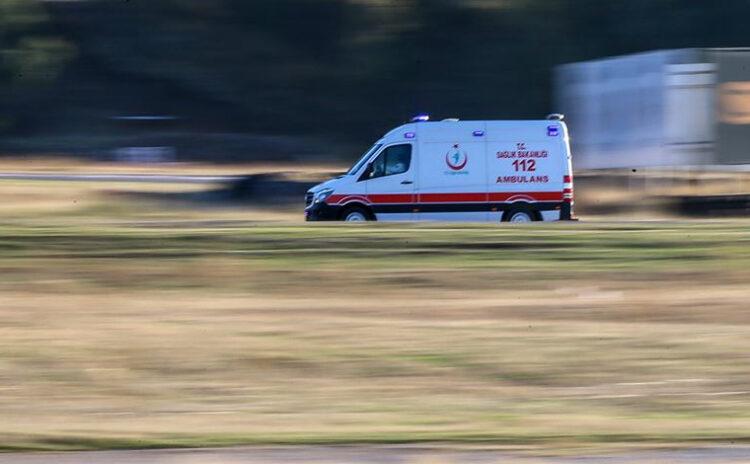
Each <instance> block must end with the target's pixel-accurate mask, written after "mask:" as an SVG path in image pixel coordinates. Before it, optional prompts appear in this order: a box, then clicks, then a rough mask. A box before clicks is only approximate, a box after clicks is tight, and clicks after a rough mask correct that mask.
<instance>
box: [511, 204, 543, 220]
mask: <svg viewBox="0 0 750 464" xmlns="http://www.w3.org/2000/svg"><path fill="white" fill-rule="evenodd" d="M539 220H540V219H539V215H538V214H537V212H536V211H534V210H533V209H531V208H529V207H528V206H516V207H514V208H511V209H510V210H508V212H507V213H505V214H503V222H515V223H524V222H534V221H539Z"/></svg>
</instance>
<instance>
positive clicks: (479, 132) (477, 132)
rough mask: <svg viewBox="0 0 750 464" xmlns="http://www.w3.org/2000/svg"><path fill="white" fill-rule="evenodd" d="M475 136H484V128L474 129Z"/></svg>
mask: <svg viewBox="0 0 750 464" xmlns="http://www.w3.org/2000/svg"><path fill="white" fill-rule="evenodd" d="M474 137H484V131H483V130H475V131H474Z"/></svg>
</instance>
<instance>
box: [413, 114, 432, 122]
mask: <svg viewBox="0 0 750 464" xmlns="http://www.w3.org/2000/svg"><path fill="white" fill-rule="evenodd" d="M429 120H430V115H429V114H419V115H417V116H414V117H413V118H411V121H410V122H427V121H429Z"/></svg>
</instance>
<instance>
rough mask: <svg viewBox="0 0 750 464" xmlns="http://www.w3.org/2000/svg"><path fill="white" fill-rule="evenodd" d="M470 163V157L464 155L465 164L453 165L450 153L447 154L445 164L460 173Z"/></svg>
mask: <svg viewBox="0 0 750 464" xmlns="http://www.w3.org/2000/svg"><path fill="white" fill-rule="evenodd" d="M468 163H469V155H467V154H466V153H464V162H463V163H461V164H452V163H451V160H450V152H448V153H446V154H445V164H447V165H448V167H449V168H451V169H453V170H454V171H460V170H462V169H463V168H465V167H466V165H467V164H468Z"/></svg>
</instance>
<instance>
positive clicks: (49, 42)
mask: <svg viewBox="0 0 750 464" xmlns="http://www.w3.org/2000/svg"><path fill="white" fill-rule="evenodd" d="M74 50H75V49H74V47H73V46H72V45H71V44H70V43H68V42H66V41H65V40H63V39H61V38H59V37H57V36H55V35H54V34H52V33H51V32H50V30H49V16H48V15H47V14H46V12H45V10H44V8H43V6H42V5H41V3H39V2H38V1H36V0H0V108H3V107H4V108H5V111H2V110H0V111H2V112H0V132H3V131H7V130H10V129H11V128H12V126H13V124H14V116H18V114H19V113H20V111H19V110H18V108H17V105H18V102H19V100H21V99H22V98H24V99H26V103H29V100H28V99H30V98H33V91H34V90H35V89H34V88H35V87H38V86H40V85H43V84H50V83H52V82H54V81H55V79H56V78H57V77H58V76H59V74H60V72H61V71H62V69H63V66H64V64H65V63H66V62H67V61H69V60H70V58H71V57H72V56H73V55H74V54H75V51H74ZM25 106H28V105H25Z"/></svg>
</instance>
